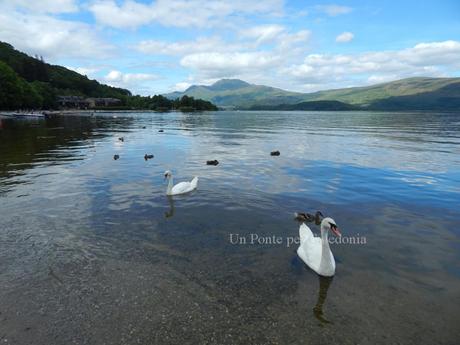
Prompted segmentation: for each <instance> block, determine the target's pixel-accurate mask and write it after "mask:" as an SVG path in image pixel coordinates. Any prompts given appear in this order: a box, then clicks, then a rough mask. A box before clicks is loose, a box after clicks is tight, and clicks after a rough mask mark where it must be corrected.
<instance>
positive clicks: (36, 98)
mask: <svg viewBox="0 0 460 345" xmlns="http://www.w3.org/2000/svg"><path fill="white" fill-rule="evenodd" d="M66 95H71V96H81V97H84V98H87V97H95V98H117V99H119V100H120V101H121V102H120V104H119V105H118V106H117V107H118V108H119V109H149V110H159V111H167V110H173V109H175V110H182V111H187V112H188V111H202V110H217V107H216V106H215V105H214V104H212V103H210V102H208V101H204V100H201V99H195V98H193V97H181V98H180V99H178V98H175V99H172V100H171V99H168V98H165V97H164V96H161V95H157V96H152V97H150V96H149V97H143V96H137V95H136V96H133V95H132V94H131V92H130V91H129V90H126V89H122V88H117V87H112V86H108V85H104V84H101V83H99V82H97V81H96V80H91V79H89V78H88V77H86V76H84V75H81V74H79V73H77V72H74V71H72V70H69V69H67V68H65V67H62V66H57V65H50V64H48V63H46V62H44V61H43V59H42V58H38V57H35V58H33V57H31V56H29V55H27V54H24V53H22V52H20V51H17V50H16V49H14V48H13V46H11V45H10V44H8V43H4V42H0V109H3V110H14V109H55V108H56V107H57V103H56V101H57V96H66ZM111 109H114V108H113V107H112V108H111Z"/></svg>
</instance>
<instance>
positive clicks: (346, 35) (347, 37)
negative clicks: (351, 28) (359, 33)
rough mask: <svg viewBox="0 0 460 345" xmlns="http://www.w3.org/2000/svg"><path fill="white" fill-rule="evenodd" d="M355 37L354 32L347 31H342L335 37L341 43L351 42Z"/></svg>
mask: <svg viewBox="0 0 460 345" xmlns="http://www.w3.org/2000/svg"><path fill="white" fill-rule="evenodd" d="M354 37H355V35H353V33H351V32H348V31H345V32H342V33H341V34H340V35H338V36H337V37H336V38H335V41H336V42H339V43H346V42H350V41H351V40H352V39H353V38H354Z"/></svg>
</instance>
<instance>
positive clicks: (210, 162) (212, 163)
mask: <svg viewBox="0 0 460 345" xmlns="http://www.w3.org/2000/svg"><path fill="white" fill-rule="evenodd" d="M217 164H219V161H218V160H217V159H214V160H213V161H206V165H217Z"/></svg>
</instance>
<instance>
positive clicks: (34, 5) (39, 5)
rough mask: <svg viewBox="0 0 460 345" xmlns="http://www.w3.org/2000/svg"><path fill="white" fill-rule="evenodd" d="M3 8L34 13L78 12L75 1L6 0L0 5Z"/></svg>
mask: <svg viewBox="0 0 460 345" xmlns="http://www.w3.org/2000/svg"><path fill="white" fill-rule="evenodd" d="M2 7H4V8H7V7H8V8H10V9H15V8H21V9H24V10H29V11H33V12H35V13H68V12H76V11H78V4H77V2H76V1H75V0H40V1H34V0H32V1H31V0H7V1H5V2H4V3H3V4H2Z"/></svg>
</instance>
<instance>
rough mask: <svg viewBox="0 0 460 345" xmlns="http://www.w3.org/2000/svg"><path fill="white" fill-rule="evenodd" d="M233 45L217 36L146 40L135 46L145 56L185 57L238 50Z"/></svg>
mask: <svg viewBox="0 0 460 345" xmlns="http://www.w3.org/2000/svg"><path fill="white" fill-rule="evenodd" d="M238 48H239V47H236V46H235V45H233V44H229V43H227V42H224V41H223V40H222V39H220V38H219V37H217V36H212V37H199V38H197V39H196V40H193V41H178V42H165V41H156V40H148V41H142V42H140V43H139V44H138V45H137V49H138V50H139V51H141V52H143V53H146V54H162V55H185V54H190V53H200V52H207V51H214V52H216V51H219V52H222V51H230V50H235V49H238Z"/></svg>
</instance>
